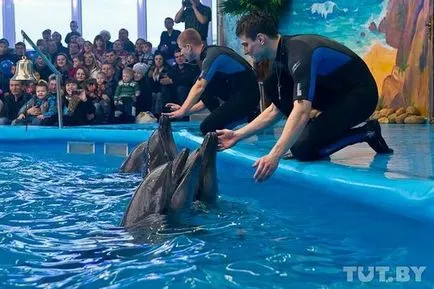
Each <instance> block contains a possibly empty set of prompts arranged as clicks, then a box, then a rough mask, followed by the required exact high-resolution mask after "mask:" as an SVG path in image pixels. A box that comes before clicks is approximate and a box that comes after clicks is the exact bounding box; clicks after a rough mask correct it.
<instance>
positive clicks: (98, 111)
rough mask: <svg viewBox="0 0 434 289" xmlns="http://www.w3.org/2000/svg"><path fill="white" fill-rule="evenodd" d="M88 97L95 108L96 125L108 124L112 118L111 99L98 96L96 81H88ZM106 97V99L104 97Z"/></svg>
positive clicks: (92, 79) (91, 79)
mask: <svg viewBox="0 0 434 289" xmlns="http://www.w3.org/2000/svg"><path fill="white" fill-rule="evenodd" d="M86 95H87V97H88V98H89V99H90V100H91V101H92V103H93V105H94V106H95V119H94V122H95V123H103V122H107V121H108V119H109V116H110V98H108V96H107V95H104V94H103V95H101V96H100V95H98V84H97V81H96V79H94V78H90V79H88V80H86ZM104 96H105V97H104Z"/></svg>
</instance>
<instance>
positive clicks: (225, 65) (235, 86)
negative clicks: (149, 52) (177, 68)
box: [165, 29, 259, 134]
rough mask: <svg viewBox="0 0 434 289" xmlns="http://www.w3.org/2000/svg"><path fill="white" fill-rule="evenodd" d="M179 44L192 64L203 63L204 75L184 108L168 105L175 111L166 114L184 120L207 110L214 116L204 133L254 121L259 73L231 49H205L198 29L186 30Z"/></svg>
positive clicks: (202, 130)
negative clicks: (193, 62) (198, 61)
mask: <svg viewBox="0 0 434 289" xmlns="http://www.w3.org/2000/svg"><path fill="white" fill-rule="evenodd" d="M178 45H179V47H180V48H181V52H182V54H183V55H184V56H185V57H186V59H187V60H188V61H195V60H200V61H201V62H202V72H201V74H200V76H199V78H198V80H197V81H196V82H195V84H194V85H193V87H192V88H191V90H190V92H189V94H188V96H187V99H186V100H185V101H184V103H183V104H182V106H179V105H177V104H174V103H169V104H167V105H166V106H168V107H169V108H170V110H171V111H172V112H170V113H165V115H168V116H169V117H170V118H182V117H184V116H186V115H190V114H193V113H195V112H198V111H200V110H202V109H204V108H205V107H206V108H208V109H209V110H210V111H211V113H210V114H209V115H208V116H207V117H206V118H205V119H204V120H203V122H202V123H201V125H200V130H201V132H202V133H203V134H206V133H207V132H210V131H215V130H216V129H223V128H233V127H235V126H236V125H238V124H241V123H243V122H246V121H248V119H249V118H250V119H253V118H254V116H255V112H256V111H257V107H258V105H259V87H258V82H257V79H256V75H255V72H254V71H253V69H252V67H251V66H250V64H249V63H248V62H247V61H246V60H245V59H244V58H243V57H241V56H240V55H238V54H237V53H236V52H235V51H233V50H232V49H230V48H227V47H221V46H208V47H205V46H204V45H203V43H202V41H201V38H200V35H199V33H198V32H197V31H196V30H194V29H186V30H185V31H183V32H182V33H181V35H180V36H179V37H178Z"/></svg>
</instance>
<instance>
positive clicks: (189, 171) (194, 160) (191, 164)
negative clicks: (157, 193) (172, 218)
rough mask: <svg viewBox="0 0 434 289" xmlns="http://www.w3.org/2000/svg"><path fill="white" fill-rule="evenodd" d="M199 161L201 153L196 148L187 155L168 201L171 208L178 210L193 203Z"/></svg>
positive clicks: (197, 180)
mask: <svg viewBox="0 0 434 289" xmlns="http://www.w3.org/2000/svg"><path fill="white" fill-rule="evenodd" d="M201 162H202V155H201V154H200V152H199V149H196V150H195V151H193V152H192V153H191V154H190V156H189V157H188V159H187V161H186V163H185V167H184V170H183V172H182V176H181V177H180V178H179V180H178V182H177V187H176V189H175V192H174V193H173V195H172V199H171V202H170V207H171V209H172V210H174V211H178V210H180V209H183V208H185V207H187V206H190V205H191V204H192V203H193V199H194V195H195V191H196V188H197V185H198V183H199V172H200V165H201Z"/></svg>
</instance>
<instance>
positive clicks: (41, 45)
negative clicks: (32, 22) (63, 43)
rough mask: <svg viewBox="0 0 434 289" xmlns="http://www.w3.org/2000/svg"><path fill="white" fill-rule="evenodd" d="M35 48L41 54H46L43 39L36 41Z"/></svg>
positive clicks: (45, 45)
mask: <svg viewBox="0 0 434 289" xmlns="http://www.w3.org/2000/svg"><path fill="white" fill-rule="evenodd" d="M36 46H37V47H38V49H39V50H41V52H42V53H47V44H46V43H45V40H44V39H38V40H37V41H36Z"/></svg>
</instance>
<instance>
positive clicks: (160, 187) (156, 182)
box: [120, 149, 202, 228]
mask: <svg viewBox="0 0 434 289" xmlns="http://www.w3.org/2000/svg"><path fill="white" fill-rule="evenodd" d="M201 160H202V158H201V155H200V154H199V151H198V150H196V151H195V152H193V153H192V154H190V155H189V150H188V149H183V150H182V151H181V152H180V153H179V154H178V156H177V157H176V158H175V159H174V160H173V161H169V162H167V163H165V164H163V165H161V166H159V167H157V168H156V169H154V170H152V171H151V172H150V173H149V174H148V175H147V176H146V177H145V179H144V180H143V181H142V182H141V183H140V185H139V187H138V188H137V189H136V191H135V193H134V195H133V197H132V199H131V201H130V203H129V205H128V207H127V210H126V211H125V213H124V216H123V218H122V221H121V224H120V225H121V226H123V227H126V228H131V227H135V226H137V225H140V224H141V223H143V222H144V220H147V219H149V218H151V219H153V218H156V217H155V216H160V215H168V214H171V213H173V212H177V211H179V210H181V209H183V208H185V207H188V206H190V205H191V203H192V200H193V198H194V191H195V190H194V189H195V187H196V184H197V182H198V177H199V169H200V163H201ZM145 223H149V222H145Z"/></svg>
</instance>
